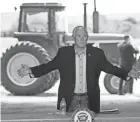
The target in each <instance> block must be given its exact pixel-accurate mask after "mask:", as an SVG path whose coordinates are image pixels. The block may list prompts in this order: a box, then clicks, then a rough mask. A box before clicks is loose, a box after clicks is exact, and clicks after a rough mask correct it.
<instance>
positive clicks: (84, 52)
mask: <svg viewBox="0 0 140 122" xmlns="http://www.w3.org/2000/svg"><path fill="white" fill-rule="evenodd" d="M74 50H75V53H76V54H78V55H81V54H84V55H85V54H86V50H87V49H86V47H85V48H84V50H82V51H81V52H78V51H77V50H76V49H75V47H74Z"/></svg>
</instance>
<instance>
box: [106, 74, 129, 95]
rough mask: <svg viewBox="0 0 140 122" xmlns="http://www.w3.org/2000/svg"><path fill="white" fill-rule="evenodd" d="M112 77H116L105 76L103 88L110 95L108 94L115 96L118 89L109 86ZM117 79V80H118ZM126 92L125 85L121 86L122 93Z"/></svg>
mask: <svg viewBox="0 0 140 122" xmlns="http://www.w3.org/2000/svg"><path fill="white" fill-rule="evenodd" d="M112 77H116V76H114V75H112V74H106V75H105V77H104V86H105V88H106V90H107V91H108V92H109V93H110V94H117V93H118V89H116V88H114V87H113V86H112V85H111V78H112ZM118 79H119V78H118ZM126 92H127V84H125V85H123V93H126Z"/></svg>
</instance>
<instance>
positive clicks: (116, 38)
mask: <svg viewBox="0 0 140 122" xmlns="http://www.w3.org/2000/svg"><path fill="white" fill-rule="evenodd" d="M124 36H125V35H124V34H115V33H89V37H88V43H95V42H97V41H98V42H110V43H116V42H120V41H122V40H124ZM66 43H74V41H73V38H72V33H68V34H66Z"/></svg>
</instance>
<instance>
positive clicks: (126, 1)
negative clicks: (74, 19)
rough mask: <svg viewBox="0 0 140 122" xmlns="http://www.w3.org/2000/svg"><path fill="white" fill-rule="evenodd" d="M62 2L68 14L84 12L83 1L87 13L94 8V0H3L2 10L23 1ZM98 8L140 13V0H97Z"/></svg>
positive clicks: (106, 12)
mask: <svg viewBox="0 0 140 122" xmlns="http://www.w3.org/2000/svg"><path fill="white" fill-rule="evenodd" d="M47 1H57V2H62V3H63V4H64V5H65V6H66V12H67V13H68V14H73V13H75V14H76V13H80V12H83V3H84V2H86V3H88V4H87V13H92V12H93V10H94V0H1V3H0V12H13V11H14V7H15V6H16V7H18V6H19V5H21V3H23V2H47ZM96 4H97V10H98V11H99V12H100V13H102V14H121V13H126V14H129V13H140V6H139V5H140V0H96Z"/></svg>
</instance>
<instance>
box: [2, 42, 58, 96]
mask: <svg viewBox="0 0 140 122" xmlns="http://www.w3.org/2000/svg"><path fill="white" fill-rule="evenodd" d="M50 60H51V59H50V57H49V55H48V53H47V52H46V50H45V49H44V48H42V47H41V46H39V45H38V44H36V43H32V42H29V41H28V42H27V41H25V42H24V41H23V42H18V43H17V44H16V45H15V46H11V47H10V49H7V50H6V52H5V53H4V54H3V56H2V59H1V71H2V73H1V80H2V85H3V86H4V87H5V89H6V90H8V91H9V92H10V93H12V94H14V95H36V94H39V93H43V92H44V91H46V90H48V89H50V88H51V87H52V86H53V85H54V84H55V74H56V73H55V71H52V72H50V73H48V74H46V75H44V76H41V77H39V78H30V77H29V75H27V76H24V77H23V78H21V77H20V76H18V74H17V70H18V69H19V68H20V67H21V64H26V65H28V66H29V67H32V66H36V65H39V64H42V63H47V62H48V61H50Z"/></svg>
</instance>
